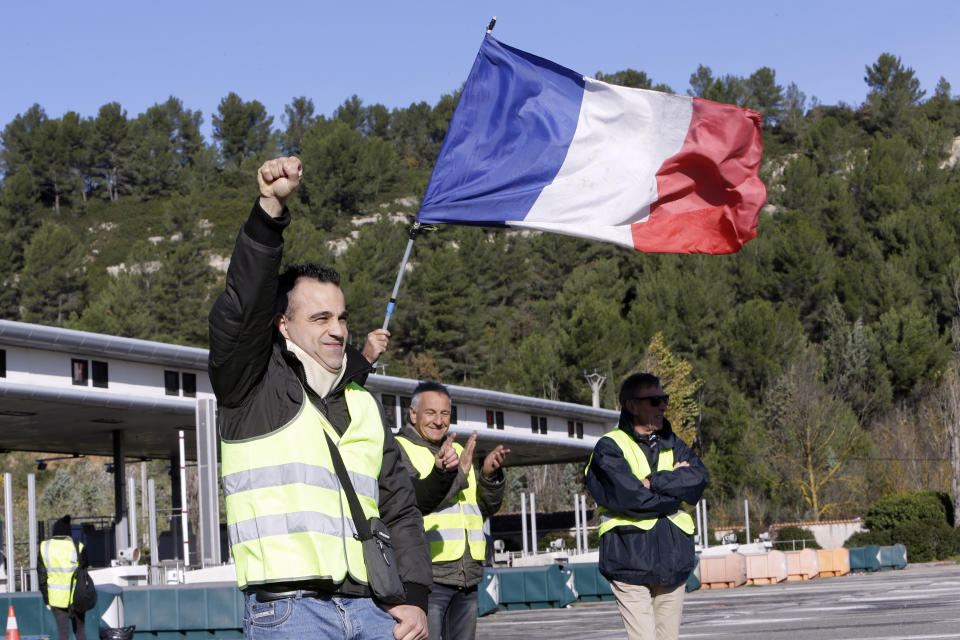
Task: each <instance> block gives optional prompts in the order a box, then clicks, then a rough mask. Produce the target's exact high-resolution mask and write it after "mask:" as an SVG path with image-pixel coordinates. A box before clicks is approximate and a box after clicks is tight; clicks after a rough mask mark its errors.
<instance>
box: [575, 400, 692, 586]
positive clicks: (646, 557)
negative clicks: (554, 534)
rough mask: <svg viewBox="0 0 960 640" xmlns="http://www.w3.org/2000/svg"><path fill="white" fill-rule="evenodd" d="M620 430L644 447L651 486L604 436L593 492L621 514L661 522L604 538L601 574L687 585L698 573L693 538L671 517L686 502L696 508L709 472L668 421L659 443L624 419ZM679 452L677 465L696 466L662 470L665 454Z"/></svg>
mask: <svg viewBox="0 0 960 640" xmlns="http://www.w3.org/2000/svg"><path fill="white" fill-rule="evenodd" d="M618 428H619V429H622V430H623V431H625V432H627V433H628V434H630V436H631V437H633V439H634V440H636V441H637V442H639V443H640V448H641V449H642V450H643V452H644V453H645V454H646V456H647V461H648V462H649V463H650V468H651V469H654V471H653V472H652V473H651V474H650V476H649V480H650V488H649V489H647V488H646V487H644V486H643V483H642V482H641V481H640V479H639V478H637V477H636V476H635V475H634V474H633V472H632V471H631V470H630V464H629V463H628V462H627V460H626V458H624V456H623V452H622V451H621V450H620V447H619V446H618V445H617V444H616V443H615V442H614V441H613V440H612V439H610V438H601V439H600V440H599V441H598V442H597V445H596V447H594V450H593V457H592V459H591V461H590V465H589V467H588V468H587V489H588V490H589V491H590V494H591V495H592V496H593V499H594V500H596V501H597V504H598V505H600V506H603V507H606V508H607V509H609V510H610V511H611V512H614V513H612V514H611V515H615V514H616V513H622V514H625V515H628V516H632V517H636V518H652V517H656V518H657V523H656V525H654V527H653V528H652V529H650V530H649V531H643V530H641V529H638V528H636V527H615V528H614V529H612V530H611V531H608V532H607V533H605V534H604V535H602V536H600V573H601V574H603V576H604V577H606V578H607V579H608V580H617V581H620V582H626V583H628V584H638V585H639V584H661V585H673V584H679V583H681V582H684V581H685V580H686V579H687V576H689V575H690V571H691V570H693V564H694V559H695V553H694V543H693V536H690V535H687V534H685V533H684V532H682V531H681V530H680V529H679V528H678V527H677V526H676V525H674V524H673V523H672V522H670V521H669V520H668V519H667V518H666V517H664V516H667V515H670V514H671V513H673V512H675V511H676V510H677V509H680V508H681V506H682V503H684V502H686V503H687V504H695V503H696V502H697V501H698V500H700V496H701V495H702V494H703V490H704V489H705V488H706V486H707V481H708V479H709V473H708V472H707V468H706V467H705V466H703V462H701V461H700V458H699V457H697V455H696V454H695V453H694V452H693V451H691V450H690V448H689V447H688V446H687V445H686V444H685V443H684V442H683V440H681V439H680V438H679V437H677V436H676V434H674V433H673V430H672V429H671V428H670V423H669V422H667V421H666V420H664V425H663V428H662V429H661V430H660V431H659V432H658V433H657V438H656V440H655V441H654V442H653V443H651V444H647V443H646V442H644V441H642V440H640V439H638V438H637V435H636V432H635V431H634V429H633V427H632V426H631V424H630V422H629V419H628V418H627V417H626V416H625V415H621V417H620V424H619V425H618ZM665 449H673V459H674V462H675V463H676V462H684V461H686V462H687V463H689V464H690V466H689V467H681V468H679V469H676V470H673V471H656V470H655V469H656V468H657V459H658V457H659V454H660V451H661V450H665Z"/></svg>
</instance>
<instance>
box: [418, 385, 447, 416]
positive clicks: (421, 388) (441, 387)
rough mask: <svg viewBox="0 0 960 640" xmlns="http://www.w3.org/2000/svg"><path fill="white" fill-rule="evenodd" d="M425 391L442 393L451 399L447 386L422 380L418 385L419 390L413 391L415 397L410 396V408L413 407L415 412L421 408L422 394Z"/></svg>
mask: <svg viewBox="0 0 960 640" xmlns="http://www.w3.org/2000/svg"><path fill="white" fill-rule="evenodd" d="M424 391H436V392H437V393H442V394H443V395H445V396H447V398H449V397H450V392H449V391H448V390H447V387H446V385H443V384H440V383H439V382H437V381H436V380H422V381H421V382H420V384H418V385H417V388H416V389H414V390H413V395H412V396H410V406H411V407H413V410H414V411H416V410H417V409H418V408H419V407H420V394H421V393H423V392H424Z"/></svg>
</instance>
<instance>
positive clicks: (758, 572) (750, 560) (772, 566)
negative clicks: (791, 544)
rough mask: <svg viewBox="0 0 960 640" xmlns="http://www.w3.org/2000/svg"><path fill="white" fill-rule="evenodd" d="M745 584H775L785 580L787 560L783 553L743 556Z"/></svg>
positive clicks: (768, 552)
mask: <svg viewBox="0 0 960 640" xmlns="http://www.w3.org/2000/svg"><path fill="white" fill-rule="evenodd" d="M744 558H746V565H747V584H776V583H778V582H782V581H784V580H786V579H787V558H786V556H785V555H784V553H783V551H777V550H776V549H771V550H770V551H767V552H766V553H749V554H744Z"/></svg>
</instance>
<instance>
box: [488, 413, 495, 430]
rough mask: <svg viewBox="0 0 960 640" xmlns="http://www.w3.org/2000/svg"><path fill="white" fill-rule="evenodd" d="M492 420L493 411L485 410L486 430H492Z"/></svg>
mask: <svg viewBox="0 0 960 640" xmlns="http://www.w3.org/2000/svg"><path fill="white" fill-rule="evenodd" d="M493 427H494V419H493V409H487V429H493Z"/></svg>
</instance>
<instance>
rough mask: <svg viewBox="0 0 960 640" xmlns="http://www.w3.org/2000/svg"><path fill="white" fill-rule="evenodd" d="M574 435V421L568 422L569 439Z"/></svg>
mask: <svg viewBox="0 0 960 640" xmlns="http://www.w3.org/2000/svg"><path fill="white" fill-rule="evenodd" d="M573 435H574V429H573V420H567V437H568V438H572V437H573Z"/></svg>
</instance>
